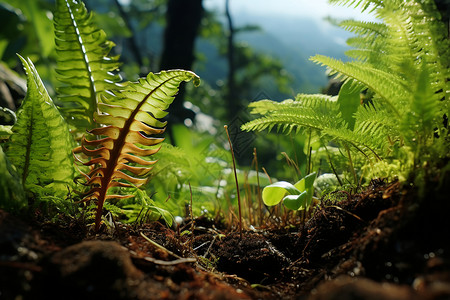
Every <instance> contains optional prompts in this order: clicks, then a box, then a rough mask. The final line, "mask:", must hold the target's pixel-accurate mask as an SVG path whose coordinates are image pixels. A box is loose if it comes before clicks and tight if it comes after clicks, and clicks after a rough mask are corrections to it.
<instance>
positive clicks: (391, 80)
mask: <svg viewBox="0 0 450 300" xmlns="http://www.w3.org/2000/svg"><path fill="white" fill-rule="evenodd" d="M311 60H312V61H314V62H316V63H320V64H322V65H326V66H328V67H329V68H330V69H331V70H332V72H331V74H337V77H338V78H342V79H347V78H352V79H353V80H355V81H356V82H359V83H361V84H362V86H365V87H367V88H369V89H371V90H372V91H374V92H375V93H377V95H379V96H380V97H381V98H382V100H383V101H384V102H385V103H386V104H387V105H388V106H389V107H390V108H391V110H392V111H393V112H394V113H395V115H396V116H397V117H398V116H400V111H401V109H402V107H403V106H404V105H405V103H404V101H403V99H405V98H407V97H408V96H409V95H410V93H411V91H410V90H409V89H408V87H407V82H406V81H405V80H403V79H402V78H399V77H398V76H395V75H393V74H390V73H388V72H386V71H383V70H379V69H377V68H375V67H373V66H371V65H368V64H364V63H362V62H358V61H355V62H349V63H344V62H342V61H341V60H337V59H334V58H329V57H327V56H323V55H316V56H313V57H312V58H311Z"/></svg>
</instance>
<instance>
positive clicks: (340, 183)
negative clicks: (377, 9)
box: [324, 145, 342, 186]
mask: <svg viewBox="0 0 450 300" xmlns="http://www.w3.org/2000/svg"><path fill="white" fill-rule="evenodd" d="M324 147H325V152H326V153H327V157H328V162H329V163H330V167H331V170H333V173H334V175H335V176H336V179H337V181H338V182H339V185H340V186H342V181H341V179H340V178H339V175H338V173H337V172H336V169H335V168H334V165H333V162H332V161H331V156H330V152H329V151H328V148H327V146H326V145H324Z"/></svg>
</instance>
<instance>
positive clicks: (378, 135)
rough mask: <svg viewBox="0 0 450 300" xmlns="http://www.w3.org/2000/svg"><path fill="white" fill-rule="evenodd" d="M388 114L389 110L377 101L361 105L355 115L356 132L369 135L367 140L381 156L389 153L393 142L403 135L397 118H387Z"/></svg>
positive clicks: (360, 134) (365, 135)
mask: <svg viewBox="0 0 450 300" xmlns="http://www.w3.org/2000/svg"><path fill="white" fill-rule="evenodd" d="M388 115H389V111H387V110H386V109H385V108H384V107H383V106H382V105H379V104H377V102H376V101H375V102H374V103H373V104H367V105H365V106H360V107H359V109H358V110H357V112H356V115H355V118H356V124H355V130H354V132H355V133H356V134H358V135H359V136H364V137H369V140H368V141H367V142H368V143H369V144H370V147H371V148H373V149H376V151H377V152H378V153H379V154H380V156H381V155H382V154H383V153H387V151H388V148H389V147H390V146H392V145H391V144H393V143H394V142H395V141H398V140H399V139H400V136H401V133H400V132H399V126H398V122H397V120H395V119H394V118H387V117H386V116H388Z"/></svg>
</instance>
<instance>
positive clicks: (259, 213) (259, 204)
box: [253, 148, 263, 225]
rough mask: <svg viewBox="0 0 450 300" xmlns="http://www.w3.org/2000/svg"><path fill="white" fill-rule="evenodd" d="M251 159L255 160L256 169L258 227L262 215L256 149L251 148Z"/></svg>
mask: <svg viewBox="0 0 450 300" xmlns="http://www.w3.org/2000/svg"><path fill="white" fill-rule="evenodd" d="M253 157H254V160H255V169H256V183H257V185H258V186H257V190H256V193H257V197H256V198H257V199H258V215H259V225H261V224H262V219H263V215H262V204H261V202H262V199H261V186H260V184H259V168H258V156H257V154H256V148H253Z"/></svg>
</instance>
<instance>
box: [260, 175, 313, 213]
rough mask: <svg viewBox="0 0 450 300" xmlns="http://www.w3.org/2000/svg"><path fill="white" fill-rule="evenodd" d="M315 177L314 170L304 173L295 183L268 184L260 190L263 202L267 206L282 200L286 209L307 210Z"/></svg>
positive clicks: (279, 182)
mask: <svg viewBox="0 0 450 300" xmlns="http://www.w3.org/2000/svg"><path fill="white" fill-rule="evenodd" d="M315 179H316V173H315V172H314V173H311V174H308V175H306V176H305V177H303V178H302V179H300V180H299V181H298V182H297V183H296V184H291V183H289V182H286V181H278V182H275V183H273V184H271V185H268V186H266V187H265V188H264V189H263V192H262V198H263V202H264V204H265V205H267V206H273V205H277V204H278V203H280V202H281V201H282V202H283V204H284V206H285V207H286V208H288V209H292V210H307V209H308V208H309V207H310V206H311V202H312V196H313V189H314V187H313V185H314V180H315Z"/></svg>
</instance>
